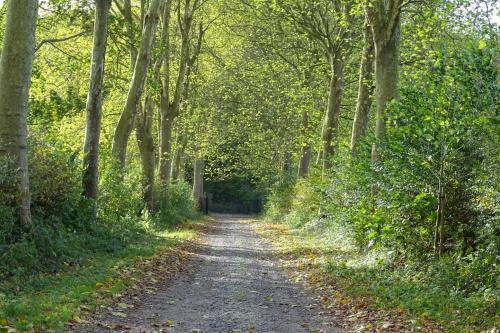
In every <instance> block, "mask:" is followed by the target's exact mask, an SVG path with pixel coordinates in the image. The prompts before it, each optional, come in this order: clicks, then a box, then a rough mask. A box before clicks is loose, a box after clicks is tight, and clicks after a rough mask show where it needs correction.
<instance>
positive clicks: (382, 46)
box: [367, 0, 403, 162]
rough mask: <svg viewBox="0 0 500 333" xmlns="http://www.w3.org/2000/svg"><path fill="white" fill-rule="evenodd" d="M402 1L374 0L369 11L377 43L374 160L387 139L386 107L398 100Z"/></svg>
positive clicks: (376, 159) (374, 160)
mask: <svg viewBox="0 0 500 333" xmlns="http://www.w3.org/2000/svg"><path fill="white" fill-rule="evenodd" d="M402 2H403V0H389V1H387V0H373V3H372V4H371V5H370V6H368V8H367V14H368V19H369V20H370V25H371V26H372V32H373V37H374V43H375V86H376V88H375V100H376V104H377V106H376V108H377V121H376V125H375V139H376V142H375V143H374V144H373V147H372V161H373V162H376V161H378V159H379V153H378V150H377V145H378V144H380V143H381V142H383V141H384V140H385V129H386V121H387V117H386V109H387V106H388V104H389V103H390V102H391V101H393V100H397V99H398V97H399V96H398V80H399V52H400V38H401V36H400V30H401V6H402Z"/></svg>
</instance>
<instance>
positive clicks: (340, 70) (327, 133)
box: [321, 52, 344, 171]
mask: <svg viewBox="0 0 500 333" xmlns="http://www.w3.org/2000/svg"><path fill="white" fill-rule="evenodd" d="M330 62H331V79H330V92H329V95H328V106H327V110H326V113H325V118H324V120H323V129H322V131H321V139H322V141H323V151H322V153H321V154H322V155H321V158H322V160H323V171H325V170H328V169H330V168H331V161H330V159H331V157H332V156H333V155H334V153H335V151H336V150H337V147H338V131H339V119H340V106H341V103H342V92H343V81H344V59H342V55H341V54H340V52H337V53H335V54H332V55H331V59H330Z"/></svg>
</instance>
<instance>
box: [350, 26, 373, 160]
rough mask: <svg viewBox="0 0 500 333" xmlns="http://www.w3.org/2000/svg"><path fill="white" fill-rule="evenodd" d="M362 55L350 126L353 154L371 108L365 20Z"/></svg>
mask: <svg viewBox="0 0 500 333" xmlns="http://www.w3.org/2000/svg"><path fill="white" fill-rule="evenodd" d="M363 39H364V45H363V54H362V56H361V64H360V66H359V67H360V68H359V83H358V100H357V102H356V113H355V114H354V121H353V124H352V135H351V151H352V152H354V151H355V150H356V147H357V145H358V142H359V140H360V139H361V138H362V137H363V136H364V135H365V133H366V129H367V126H368V120H369V114H370V109H371V106H372V93H373V88H374V84H373V56H374V45H373V33H372V29H371V27H370V24H369V22H368V17H366V19H365V28H364V32H363Z"/></svg>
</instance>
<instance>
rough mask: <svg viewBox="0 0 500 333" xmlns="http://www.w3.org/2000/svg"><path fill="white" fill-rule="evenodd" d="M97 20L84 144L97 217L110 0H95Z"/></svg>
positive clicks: (86, 190) (87, 192) (87, 188)
mask: <svg viewBox="0 0 500 333" xmlns="http://www.w3.org/2000/svg"><path fill="white" fill-rule="evenodd" d="M95 6H96V9H95V23H94V46H93V50H92V65H91V70H90V84H89V92H88V95H87V105H86V108H85V109H86V113H87V118H86V128H85V143H84V145H83V154H84V156H83V177H82V182H83V195H84V196H85V197H86V198H89V199H93V200H94V203H93V209H92V219H93V220H94V221H95V219H96V217H97V205H96V202H95V200H97V195H98V184H99V140H100V135H101V117H102V83H103V79H104V65H105V60H106V45H107V38H108V16H109V9H110V7H111V0H96V4H95Z"/></svg>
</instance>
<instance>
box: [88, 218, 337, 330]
mask: <svg viewBox="0 0 500 333" xmlns="http://www.w3.org/2000/svg"><path fill="white" fill-rule="evenodd" d="M215 219H216V222H215V223H214V224H213V225H212V226H210V227H209V230H208V231H207V234H206V236H205V237H204V244H202V245H200V246H199V247H198V250H197V253H196V254H195V256H194V259H193V260H192V261H190V263H189V264H188V265H189V267H188V268H187V269H186V270H185V271H184V272H183V273H181V274H179V275H178V276H177V277H175V278H174V279H172V280H170V281H169V282H168V283H166V284H165V285H164V286H162V287H160V288H159V289H158V290H157V292H156V293H155V294H153V295H147V296H145V297H144V299H143V300H142V301H141V303H140V304H138V306H136V307H135V308H133V309H129V310H127V311H125V314H126V318H122V317H117V316H113V315H109V316H108V317H105V318H103V319H102V320H101V322H100V325H99V326H96V327H94V328H89V329H85V330H79V331H80V332H89V333H90V332H96V333H97V332H171V333H181V332H182V333H190V332H191V333H226V332H227V333H232V332H260V333H299V332H325V333H337V332H340V330H339V329H337V328H335V326H334V324H333V323H332V322H331V321H332V318H331V317H329V316H327V315H325V314H323V313H322V312H321V311H322V310H321V307H320V306H319V305H318V304H317V302H316V301H315V299H314V298H315V297H314V295H313V294H312V293H311V292H310V291H307V290H305V289H304V287H303V286H302V285H298V284H293V283H291V282H289V280H288V278H287V275H286V274H285V273H284V272H283V271H282V270H281V269H280V268H279V266H278V264H277V262H276V260H275V259H274V258H273V256H272V251H271V248H270V247H269V245H268V244H266V243H265V242H264V241H263V240H261V239H260V238H259V237H258V236H257V235H256V234H255V233H254V232H253V230H252V226H251V225H250V224H248V223H246V222H248V220H247V219H248V218H245V217H236V216H229V215H218V216H215ZM106 326H107V328H106ZM110 327H112V328H114V329H110Z"/></svg>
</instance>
